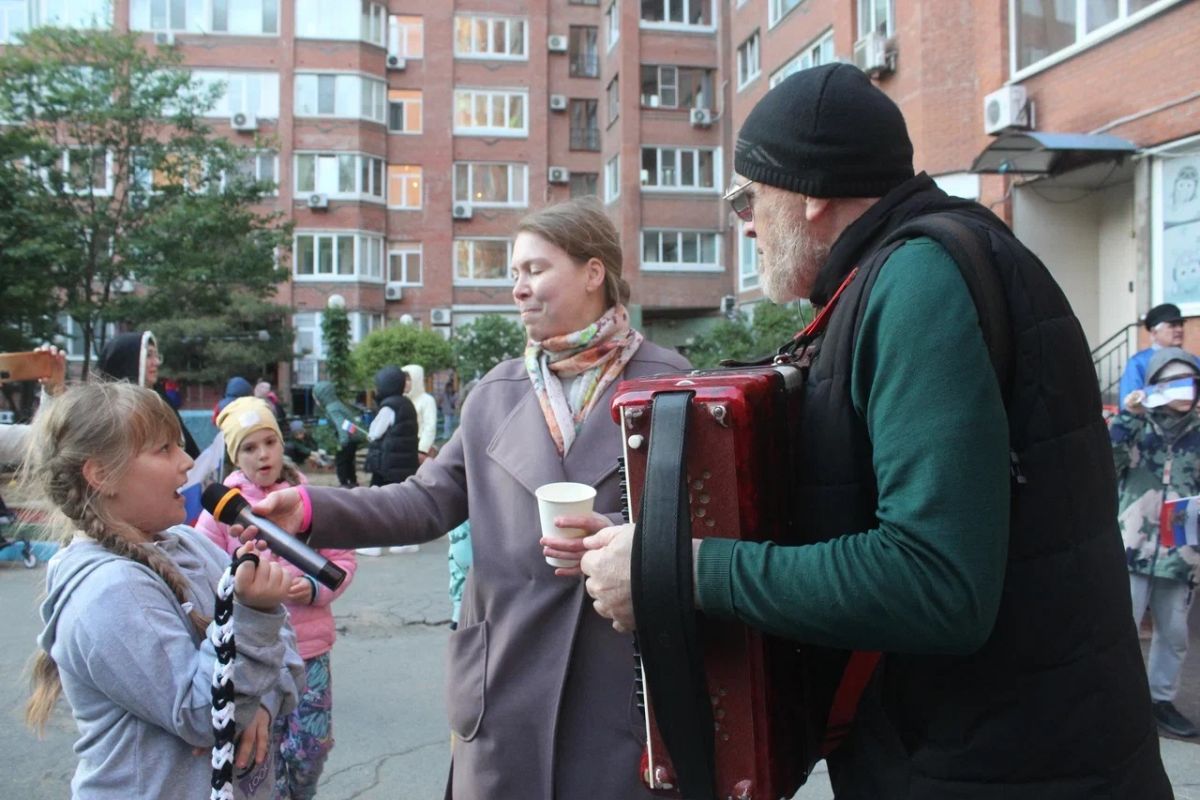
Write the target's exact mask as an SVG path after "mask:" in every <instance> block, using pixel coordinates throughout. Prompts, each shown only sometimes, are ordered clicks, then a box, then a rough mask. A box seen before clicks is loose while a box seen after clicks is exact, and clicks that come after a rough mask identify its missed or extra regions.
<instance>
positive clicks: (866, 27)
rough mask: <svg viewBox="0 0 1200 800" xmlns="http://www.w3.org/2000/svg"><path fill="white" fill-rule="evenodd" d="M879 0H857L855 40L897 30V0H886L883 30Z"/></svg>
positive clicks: (1082, 0)
mask: <svg viewBox="0 0 1200 800" xmlns="http://www.w3.org/2000/svg"><path fill="white" fill-rule="evenodd" d="M876 2H877V0H857V2H856V3H855V10H856V12H857V13H856V14H855V15H854V16H855V18H856V20H857V22H856V25H857V27H856V30H857V31H858V37H857V39H855V41H858V42H861V41H862V40H863V39H865V38H867V36H868V35H870V34H872V33H875V32H879V33H882V34H883V35H884V36H892V35H893V34H894V33H895V32H896V3H895V0H885V2H886V3H887V19H885V20H883V25H882V30H881V29H880V28H881V26H880V24H879V23H880V21H879V20H878V19H876V18H875V3H876ZM1077 2H1085V0H1077Z"/></svg>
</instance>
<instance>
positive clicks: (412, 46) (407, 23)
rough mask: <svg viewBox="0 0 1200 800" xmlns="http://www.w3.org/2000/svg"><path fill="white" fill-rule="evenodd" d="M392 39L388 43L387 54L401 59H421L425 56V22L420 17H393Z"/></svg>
mask: <svg viewBox="0 0 1200 800" xmlns="http://www.w3.org/2000/svg"><path fill="white" fill-rule="evenodd" d="M392 22H393V23H394V25H395V27H394V28H393V29H392V32H391V36H392V37H393V38H391V39H389V41H388V52H390V53H395V54H396V55H398V56H400V57H401V58H423V57H424V56H425V22H424V20H422V19H421V18H420V17H405V16H393V17H392Z"/></svg>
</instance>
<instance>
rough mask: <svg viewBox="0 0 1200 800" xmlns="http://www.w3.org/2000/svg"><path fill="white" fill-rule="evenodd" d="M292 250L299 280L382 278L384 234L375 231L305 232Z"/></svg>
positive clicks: (295, 272)
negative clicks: (371, 232)
mask: <svg viewBox="0 0 1200 800" xmlns="http://www.w3.org/2000/svg"><path fill="white" fill-rule="evenodd" d="M292 253H293V264H292V272H293V274H294V275H295V277H296V278H297V279H308V280H313V279H318V280H354V279H366V280H382V279H383V237H382V236H378V235H376V234H366V233H340V232H339V233H334V232H310V231H303V232H300V233H297V234H296V240H295V245H294V248H293V251H292Z"/></svg>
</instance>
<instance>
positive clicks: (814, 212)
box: [804, 197, 830, 222]
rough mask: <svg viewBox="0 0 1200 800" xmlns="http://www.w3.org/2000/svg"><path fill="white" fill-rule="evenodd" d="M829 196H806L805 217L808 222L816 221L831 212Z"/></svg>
mask: <svg viewBox="0 0 1200 800" xmlns="http://www.w3.org/2000/svg"><path fill="white" fill-rule="evenodd" d="M829 208H830V202H829V198H828V197H805V198H804V219H805V221H806V222H816V221H817V220H819V219H821V218H822V217H824V216H826V215H827V214H828V213H829Z"/></svg>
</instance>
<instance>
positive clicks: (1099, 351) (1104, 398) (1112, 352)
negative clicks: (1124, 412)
mask: <svg viewBox="0 0 1200 800" xmlns="http://www.w3.org/2000/svg"><path fill="white" fill-rule="evenodd" d="M1138 327H1139V325H1138V323H1136V322H1131V323H1129V324H1128V325H1126V326H1125V327H1124V328H1121V329H1120V330H1119V331H1117V332H1116V333H1114V334H1113V335H1112V336H1110V337H1108V338H1107V339H1105V340H1104V341H1103V342H1101V343H1100V344H1099V345H1098V346H1097V347H1095V348H1094V349H1093V350H1092V363H1093V364H1095V365H1096V380H1097V382H1098V383H1099V384H1100V402H1101V403H1102V404H1103V405H1106V406H1116V405H1117V401H1118V400H1119V397H1118V395H1119V394H1120V385H1121V374H1122V373H1123V372H1124V371H1125V364H1126V363H1128V361H1129V357H1130V356H1132V355H1133V354H1134V352H1135V350H1136V348H1137V329H1138Z"/></svg>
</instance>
